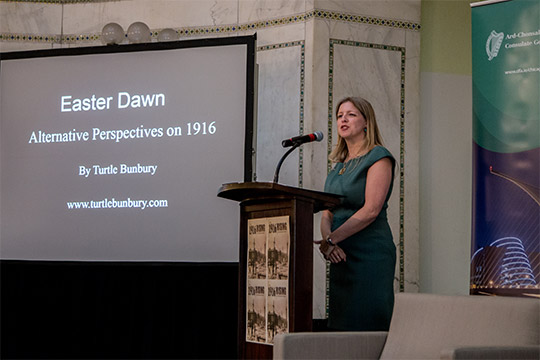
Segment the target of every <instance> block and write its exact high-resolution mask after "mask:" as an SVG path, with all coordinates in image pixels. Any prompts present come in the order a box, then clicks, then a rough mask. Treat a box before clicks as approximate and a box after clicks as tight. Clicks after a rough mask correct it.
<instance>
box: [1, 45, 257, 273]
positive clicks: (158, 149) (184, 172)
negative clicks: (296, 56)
mask: <svg viewBox="0 0 540 360" xmlns="http://www.w3.org/2000/svg"><path fill="white" fill-rule="evenodd" d="M254 47H255V37H250V36H246V37H235V38H220V39H206V40H191V41H178V42H170V43H151V44H139V45H120V46H103V47H92V48H79V49H60V50H48V51H33V52H20V53H4V54H1V66H0V81H1V87H0V91H1V92H0V154H1V158H0V254H1V258H2V259H17V260H68V261H69V260H74V261H181V262H184V261H185V262H236V261H238V229H239V206H238V204H237V203H234V202H232V201H228V200H224V199H221V198H218V197H217V196H216V194H217V192H218V189H219V187H220V185H221V184H223V183H228V182H242V181H250V180H251V177H252V158H251V156H252V155H251V154H252V142H253V139H252V138H253V98H254V85H253V83H254V79H253V76H254V70H253V69H254V61H255V60H254V57H255V55H254V54H255V53H254Z"/></svg>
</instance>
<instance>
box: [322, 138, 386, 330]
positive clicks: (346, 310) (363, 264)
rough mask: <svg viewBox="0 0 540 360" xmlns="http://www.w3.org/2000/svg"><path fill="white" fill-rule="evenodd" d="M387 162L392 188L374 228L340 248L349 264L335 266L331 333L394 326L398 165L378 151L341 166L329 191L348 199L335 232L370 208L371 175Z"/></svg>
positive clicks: (335, 220) (338, 215)
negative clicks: (390, 211) (392, 214)
mask: <svg viewBox="0 0 540 360" xmlns="http://www.w3.org/2000/svg"><path fill="white" fill-rule="evenodd" d="M386 157H387V158H390V159H391V160H392V182H391V184H390V188H389V190H388V195H387V197H386V200H385V203H384V205H383V208H382V210H381V212H380V213H379V215H378V216H377V218H376V219H375V221H374V222H373V223H371V224H370V225H369V226H368V227H366V228H365V229H363V230H362V231H360V232H358V233H356V234H354V235H352V236H351V237H349V238H347V239H345V240H343V241H341V242H340V243H339V246H340V247H341V248H342V249H343V250H344V251H345V253H346V255H347V261H346V262H343V261H342V262H340V263H337V264H331V265H330V287H329V313H328V327H329V328H331V329H335V330H349V331H386V330H388V327H389V326H390V319H391V317H392V310H393V307H394V272H395V266H396V247H395V245H394V242H393V240H392V232H391V231H390V226H389V225H388V221H387V217H386V209H387V208H388V199H389V198H390V194H391V193H392V187H393V179H394V167H395V166H394V165H395V160H394V158H393V157H392V154H390V152H389V151H388V150H387V149H386V148H384V147H382V146H376V147H374V148H373V149H372V150H371V151H370V152H368V153H367V154H366V155H364V156H361V157H358V158H356V159H352V160H350V161H348V162H346V163H337V164H336V166H335V167H334V169H333V170H332V171H331V172H330V173H329V174H328V177H327V179H326V183H325V186H324V190H325V191H327V192H330V193H335V194H339V195H343V196H344V199H343V201H342V203H341V205H340V206H339V207H338V208H336V209H334V210H332V213H333V215H334V216H333V221H332V231H334V230H335V229H337V228H338V227H339V226H341V224H343V223H344V222H345V221H346V220H347V219H348V218H349V217H351V216H352V215H353V214H354V213H355V212H356V211H358V210H359V209H360V208H361V207H362V206H363V205H364V202H365V189H366V177H367V172H368V169H369V168H370V166H371V165H373V164H374V163H375V162H377V161H378V160H380V159H382V158H386ZM344 167H345V170H342V169H343V168H344ZM340 171H341V174H340Z"/></svg>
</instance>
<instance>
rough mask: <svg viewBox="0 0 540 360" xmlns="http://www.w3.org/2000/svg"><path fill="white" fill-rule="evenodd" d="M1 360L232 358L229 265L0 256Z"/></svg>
mask: <svg viewBox="0 0 540 360" xmlns="http://www.w3.org/2000/svg"><path fill="white" fill-rule="evenodd" d="M0 275H1V293H0V295H1V304H0V305H1V313H0V316H1V329H0V330H1V333H0V335H1V339H0V340H1V343H0V346H1V356H2V359H47V358H48V359H51V358H56V359H166V358H170V359H212V358H214V359H226V358H236V356H237V318H238V264H236V263H217V264H216V263H212V264H207V263H140V262H133V263H131V262H130V263H116V262H115V263H108V262H34V261H2V262H1V263H0Z"/></svg>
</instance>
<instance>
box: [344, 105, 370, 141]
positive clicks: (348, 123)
mask: <svg viewBox="0 0 540 360" xmlns="http://www.w3.org/2000/svg"><path fill="white" fill-rule="evenodd" d="M337 126H338V128H337V130H338V134H339V136H341V137H342V138H343V139H345V140H359V139H362V138H363V137H364V136H365V131H364V129H365V128H366V126H367V122H366V119H365V118H364V116H363V115H362V113H361V112H360V111H359V110H358V109H357V108H356V107H355V106H354V105H353V103H351V102H350V101H347V102H344V103H343V104H341V105H340V107H339V109H338V112H337Z"/></svg>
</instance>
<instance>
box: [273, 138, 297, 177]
mask: <svg viewBox="0 0 540 360" xmlns="http://www.w3.org/2000/svg"><path fill="white" fill-rule="evenodd" d="M300 145H302V143H301V142H300V141H298V142H295V143H294V145H293V146H292V147H291V148H290V149H289V150H288V151H287V152H286V153H285V154H284V155H283V156H282V157H281V159H279V162H278V165H277V168H276V172H275V174H274V183H276V184H277V182H278V179H279V170H280V169H281V164H283V160H285V158H286V157H287V156H289V154H290V153H292V152H293V151H294V150H295V149H296V148H297V147H299V146H300Z"/></svg>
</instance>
